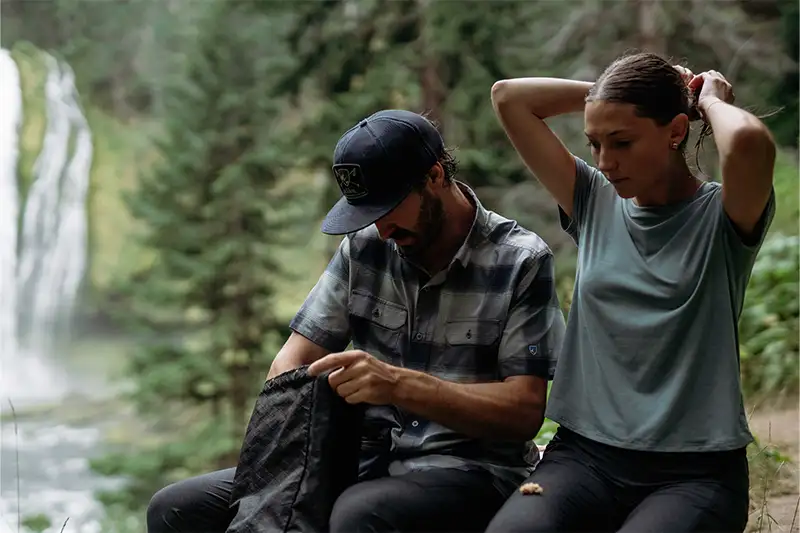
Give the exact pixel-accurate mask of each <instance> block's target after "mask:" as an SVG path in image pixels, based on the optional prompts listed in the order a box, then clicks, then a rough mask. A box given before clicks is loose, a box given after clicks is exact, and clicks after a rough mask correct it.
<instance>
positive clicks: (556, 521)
mask: <svg viewBox="0 0 800 533" xmlns="http://www.w3.org/2000/svg"><path fill="white" fill-rule="evenodd" d="M526 481H527V482H533V483H538V484H539V485H540V486H541V488H542V493H541V494H538V495H535V494H531V495H523V494H520V493H515V494H513V495H512V496H511V498H509V500H508V502H506V503H505V505H504V506H503V508H502V509H501V510H500V511H499V512H498V513H497V515H496V516H495V517H494V519H493V520H492V521H491V524H490V525H489V527H488V529H487V532H488V533H513V532H518V531H519V532H522V531H524V532H526V533H536V532H542V533H552V532H558V531H587V532H588V531H591V532H601V531H616V532H619V533H623V532H624V533H648V532H654V533H655V532H659V533H660V532H664V533H688V532H711V531H714V532H741V531H743V530H744V529H745V526H746V524H747V515H748V506H749V495H748V485H749V480H748V466H747V455H746V452H745V449H743V448H742V449H738V450H732V451H724V452H691V453H688V452H687V453H678V452H675V453H672V452H669V453H668V452H663V453H662V452H642V451H632V450H624V449H621V448H616V447H612V446H607V445H605V444H601V443H598V442H596V441H593V440H589V439H586V438H584V437H582V436H580V435H577V434H576V433H574V432H571V431H568V430H566V429H565V428H563V427H561V428H559V429H558V432H557V434H556V436H555V437H554V438H553V440H552V441H551V442H550V444H549V445H548V447H547V450H546V451H545V453H544V456H543V458H542V460H541V462H540V463H539V464H538V465H537V466H536V469H535V470H534V472H533V474H532V475H531V476H530V477H529V479H528V480H526Z"/></svg>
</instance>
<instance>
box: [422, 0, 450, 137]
mask: <svg viewBox="0 0 800 533" xmlns="http://www.w3.org/2000/svg"><path fill="white" fill-rule="evenodd" d="M418 9H419V15H418V18H417V20H418V24H419V39H418V40H417V45H418V50H419V54H420V55H419V57H420V61H421V64H420V67H419V83H420V89H421V93H422V102H421V103H422V109H423V112H424V113H425V115H426V116H427V117H428V118H429V119H430V120H432V121H433V122H435V123H436V125H437V126H438V127H439V131H440V132H441V134H442V136H444V127H445V125H444V123H443V116H444V109H443V108H444V103H445V100H446V99H447V92H446V90H445V87H444V84H443V83H442V80H441V78H440V77H439V69H440V62H439V58H438V57H437V56H436V53H435V52H432V51H431V49H432V46H431V43H430V41H431V39H430V35H429V27H428V25H427V24H426V20H427V18H428V17H427V16H426V15H427V13H426V12H427V11H428V9H430V7H429V0H419V2H418Z"/></svg>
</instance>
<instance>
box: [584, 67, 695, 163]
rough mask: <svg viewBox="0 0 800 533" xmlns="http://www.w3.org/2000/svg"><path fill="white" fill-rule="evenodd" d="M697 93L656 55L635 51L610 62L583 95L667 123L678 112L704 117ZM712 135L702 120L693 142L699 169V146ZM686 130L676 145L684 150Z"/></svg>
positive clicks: (691, 119)
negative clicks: (626, 106) (618, 104)
mask: <svg viewBox="0 0 800 533" xmlns="http://www.w3.org/2000/svg"><path fill="white" fill-rule="evenodd" d="M697 96H698V95H697V94H693V93H692V91H690V90H689V88H688V87H687V86H686V83H685V82H684V81H683V78H682V77H681V73H680V72H678V69H676V68H675V67H673V66H672V64H671V63H670V62H669V61H667V60H666V59H664V58H662V57H661V56H659V55H656V54H652V53H647V52H643V53H634V54H628V55H624V56H622V57H620V58H618V59H617V60H615V61H614V62H613V63H611V64H610V65H609V66H608V67H607V68H606V69H605V71H604V72H603V73H602V74H601V75H600V77H599V78H598V79H597V81H596V82H595V83H594V85H593V86H592V87H591V89H590V90H589V93H588V95H587V96H586V101H587V102H592V101H595V100H604V101H608V102H617V103H624V104H632V105H633V106H635V109H636V114H637V115H638V116H640V117H644V118H650V119H652V120H654V121H655V122H656V124H658V125H659V126H666V125H667V124H669V123H670V122H671V121H672V119H673V118H675V117H676V116H677V115H679V114H681V113H684V114H685V115H686V116H687V117H689V120H690V121H696V120H703V119H702V117H701V115H700V113H699V112H698V110H697ZM709 134H711V126H710V125H709V124H708V123H706V122H704V123H703V127H702V129H701V130H700V135H699V137H698V139H697V143H696V144H695V162H696V164H697V167H698V170H699V169H700V164H699V163H700V148H701V146H702V143H703V140H704V139H705V138H706V137H707V136H708V135H709ZM688 140H689V131H688V129H687V132H686V136H685V137H684V138H683V140H682V141H681V143H680V144H679V146H678V148H679V150H680V151H681V152H685V149H686V143H687V142H688Z"/></svg>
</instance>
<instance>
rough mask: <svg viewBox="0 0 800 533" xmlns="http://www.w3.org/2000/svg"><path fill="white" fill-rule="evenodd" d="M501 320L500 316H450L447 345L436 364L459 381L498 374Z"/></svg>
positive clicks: (488, 378)
mask: <svg viewBox="0 0 800 533" xmlns="http://www.w3.org/2000/svg"><path fill="white" fill-rule="evenodd" d="M501 333H502V324H501V322H500V321H499V320H491V319H485V320H477V319H460V320H448V321H447V322H445V325H444V337H445V345H444V348H443V353H442V357H441V358H440V359H439V364H438V365H437V366H439V367H441V370H442V371H443V372H446V373H447V374H448V375H450V376H454V377H455V376H458V378H459V381H465V382H469V381H476V380H479V381H486V380H492V379H495V377H496V376H497V353H498V349H499V346H500V337H501Z"/></svg>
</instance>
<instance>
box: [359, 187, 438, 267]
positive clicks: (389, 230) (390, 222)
mask: <svg viewBox="0 0 800 533" xmlns="http://www.w3.org/2000/svg"><path fill="white" fill-rule="evenodd" d="M444 223H445V216H444V208H443V206H442V200H441V198H439V196H438V194H437V191H436V190H435V186H434V185H432V182H431V181H430V180H428V181H426V182H425V187H424V188H423V189H422V190H420V191H414V192H412V193H411V194H409V195H408V197H407V198H406V199H405V200H403V202H402V203H401V204H400V205H398V206H397V207H396V208H395V209H394V210H392V211H391V212H390V213H389V214H388V215H386V216H384V217H383V218H381V219H380V220H378V221H377V222H376V223H375V226H376V227H377V229H378V233H379V234H380V237H381V239H383V240H388V239H392V240H393V241H394V242H395V243H396V244H397V246H399V247H400V249H401V250H402V251H403V255H405V256H406V257H409V258H414V257H419V256H421V255H423V254H425V253H426V252H428V251H429V250H430V248H431V247H432V245H433V244H434V243H435V242H436V240H437V239H438V238H439V236H440V235H441V233H442V228H443V227H444Z"/></svg>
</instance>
